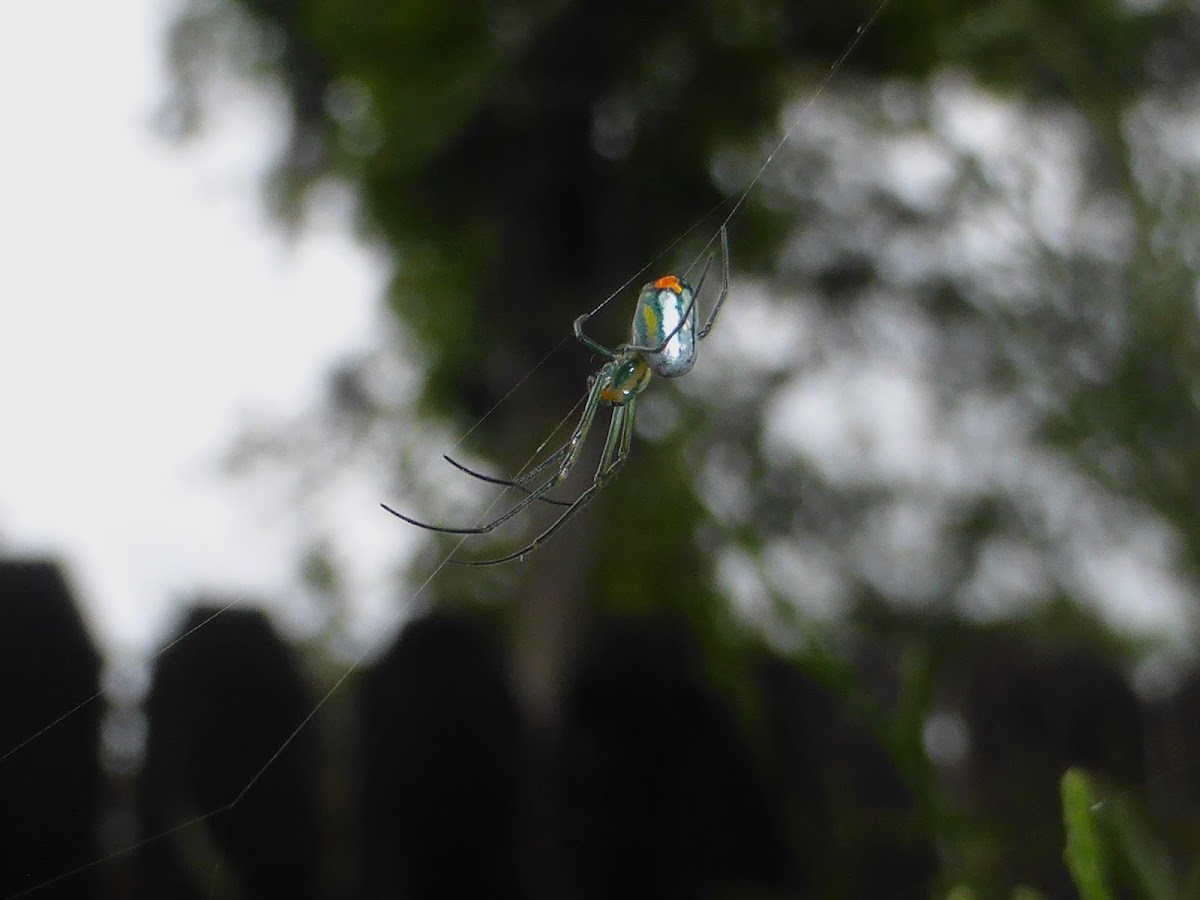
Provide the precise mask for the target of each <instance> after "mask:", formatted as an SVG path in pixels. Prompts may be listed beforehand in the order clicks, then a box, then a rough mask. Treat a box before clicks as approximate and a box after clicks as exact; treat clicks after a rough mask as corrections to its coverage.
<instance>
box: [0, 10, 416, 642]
mask: <svg viewBox="0 0 1200 900" xmlns="http://www.w3.org/2000/svg"><path fill="white" fill-rule="evenodd" d="M167 17H168V9H167V8H166V4H165V3H163V2H161V0H123V2H121V3H115V4H86V3H69V4H63V3H54V2H46V3H26V4H15V5H13V4H10V5H9V6H8V8H7V9H6V11H5V16H4V24H3V27H0V108H3V109H4V116H5V121H6V123H7V125H8V126H9V127H8V128H7V132H6V134H5V137H4V141H3V144H2V146H3V152H2V155H0V162H2V165H0V248H2V249H0V260H2V262H0V272H2V279H3V280H2V282H0V284H2V287H0V431H2V436H0V553H2V554H4V555H6V556H10V557H11V556H29V555H34V554H37V555H44V556H48V557H51V558H54V559H58V560H61V561H63V562H65V563H66V566H67V574H68V577H69V579H70V581H71V583H72V585H73V587H74V589H75V591H76V593H77V596H78V597H79V599H80V601H81V603H82V604H83V607H84V611H85V614H86V615H87V616H88V618H89V620H90V624H91V626H92V627H93V631H94V633H95V635H96V637H97V638H98V639H99V640H100V641H101V643H102V645H104V646H105V647H106V648H107V649H109V650H113V649H118V650H124V649H131V650H142V651H144V650H145V649H146V648H147V647H148V646H149V645H150V644H151V643H152V642H153V641H155V640H156V639H157V638H158V637H159V636H160V634H161V631H162V629H164V628H166V627H169V625H170V624H171V623H170V616H169V614H170V613H171V612H172V604H174V603H178V602H179V601H182V600H187V599H189V597H190V596H191V595H192V594H193V592H194V591H196V590H197V589H213V590H223V591H243V592H245V591H250V592H256V593H262V594H266V595H268V596H275V597H277V598H278V597H281V596H282V595H283V594H284V593H285V592H286V590H287V587H288V585H289V584H291V583H292V579H294V577H295V574H294V573H295V560H296V557H295V554H296V552H297V540H298V534H297V529H294V528H289V527H287V526H288V522H287V521H286V519H284V518H282V517H281V516H280V514H279V512H278V511H277V510H276V511H274V512H271V513H268V512H267V506H266V504H255V503H254V501H253V500H251V499H250V498H248V497H247V495H246V491H245V486H244V485H241V486H239V485H236V484H233V483H231V482H230V481H229V480H228V479H227V478H225V477H223V476H222V474H221V472H220V471H219V470H218V467H217V462H216V461H217V459H218V457H219V455H220V454H221V453H222V452H223V451H226V450H228V449H229V447H230V446H231V444H232V443H233V441H234V439H235V437H236V435H237V433H238V431H237V429H238V423H239V422H244V421H246V420H247V419H248V418H250V417H252V416H255V415H259V416H283V415H286V414H287V413H288V412H294V411H299V410H302V409H304V408H307V407H312V406H315V405H316V404H315V401H316V397H317V396H318V390H319V387H320V384H321V377H322V373H323V372H324V371H325V370H326V369H327V368H328V366H329V364H330V363H332V362H334V361H336V360H337V359H339V358H340V357H342V356H344V355H346V354H347V353H349V352H352V351H353V350H354V349H355V348H362V347H365V346H367V345H368V344H369V343H370V342H371V333H372V330H373V326H374V323H375V321H376V320H375V318H374V315H375V311H376V309H377V307H378V303H377V300H378V297H379V293H380V290H381V282H382V272H381V269H380V267H379V266H378V265H376V264H375V263H374V261H373V260H372V258H371V257H370V255H369V254H368V253H367V252H366V251H365V250H364V249H362V248H359V247H356V246H355V244H354V243H353V241H352V240H351V239H350V238H349V237H348V236H347V233H346V228H345V227H344V226H343V225H342V223H339V222H336V221H328V220H327V221H325V222H324V224H323V225H320V224H319V225H318V226H317V227H316V228H314V229H309V230H308V231H307V232H306V233H305V234H304V235H303V236H302V237H301V238H300V239H299V240H298V242H297V243H296V244H294V245H292V246H285V245H284V244H283V242H282V240H281V239H280V238H279V236H278V232H277V231H273V230H272V229H271V228H270V226H269V225H268V224H267V223H266V222H264V221H263V218H262V214H261V210H262V198H261V194H260V184H261V178H262V175H263V172H264V170H265V167H266V163H267V161H268V160H269V159H270V158H271V157H272V156H273V153H274V147H275V146H276V144H275V142H276V141H278V140H279V133H280V131H281V129H280V127H279V124H278V123H279V119H278V117H277V116H275V115H274V114H273V111H272V109H271V108H270V106H269V104H268V103H267V101H266V100H265V99H263V98H261V97H260V98H257V99H255V98H251V97H246V98H244V99H243V100H240V101H239V103H241V104H242V105H241V106H240V107H231V108H229V109H227V110H224V111H223V113H222V121H221V122H220V123H219V124H218V126H217V127H214V128H212V129H210V131H209V132H208V134H207V135H206V137H205V138H204V139H203V140H200V141H197V142H195V143H192V144H188V145H185V146H183V147H180V146H173V145H171V144H169V143H167V142H165V141H164V140H163V139H161V138H160V137H159V136H158V135H157V134H156V133H155V132H154V130H153V128H152V124H151V118H152V114H153V112H154V111H155V109H156V108H157V107H158V105H159V104H160V103H161V100H162V97H163V94H164V91H165V88H166V84H167V81H166V76H165V70H164V63H163V53H164V41H163V33H164V29H165V27H166V23H167ZM363 493H364V499H365V495H366V494H369V493H370V492H369V491H364V492H363ZM376 499H378V498H376ZM364 510H365V511H364V515H363V518H364V521H368V520H367V511H369V512H376V509H375V507H374V504H373V503H367V504H366V506H365V507H364ZM385 518H386V517H383V516H378V515H375V516H371V517H370V519H371V520H378V521H370V522H369V524H368V527H371V526H374V527H376V528H379V529H383V528H384V527H385V526H388V527H390V533H391V534H392V535H395V534H396V532H397V529H396V528H395V527H394V525H393V523H390V522H384V521H383V519H385ZM364 543H365V544H366V545H367V546H370V547H373V548H376V549H377V550H378V551H379V552H385V551H384V549H383V548H384V544H383V542H382V540H367V541H365V542H364Z"/></svg>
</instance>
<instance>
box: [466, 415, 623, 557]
mask: <svg viewBox="0 0 1200 900" xmlns="http://www.w3.org/2000/svg"><path fill="white" fill-rule="evenodd" d="M636 407H637V395H636V394H635V395H634V396H632V397H630V398H629V402H628V403H626V404H625V405H624V406H617V407H614V408H613V416H612V422H611V423H610V424H609V426H608V437H607V438H605V440H604V452H603V453H602V454H601V456H600V465H599V467H598V468H597V469H596V477H595V478H594V479H593V480H592V483H591V485H590V486H589V487H588V489H587V490H586V491H584V492H583V493H582V494H580V495H579V497H578V498H577V499H576V500H575V502H574V503H572V504H571V505H570V506H568V507H567V510H566V512H564V513H563V514H562V515H561V516H559V517H558V518H557V519H555V520H554V522H553V523H551V525H550V527H549V528H547V529H546V530H545V531H543V532H542V533H541V534H539V535H538V536H537V537H535V538H534V539H533V540H532V541H530V542H529V543H528V544H526V545H525V546H524V547H522V548H521V549H520V550H514V551H513V552H512V553H508V554H505V555H504V556H499V557H496V558H495V559H453V558H451V560H450V562H451V563H453V564H455V565H459V566H496V565H499V564H500V563H506V562H511V561H512V560H514V559H521V557H523V556H524V555H525V554H526V553H529V552H531V551H533V550H535V549H537V547H538V546H539V545H540V544H542V543H543V542H544V541H546V540H548V539H549V538H550V537H551V536H552V535H553V534H554V533H555V532H556V531H558V529H560V528H562V527H563V525H565V524H566V523H567V520H568V519H570V518H571V517H572V516H573V515H575V513H577V512H579V510H581V509H583V508H584V507H585V506H586V505H587V504H588V502H589V501H591V499H592V498H593V497H595V496H596V494H598V493H599V492H600V490H601V489H602V488H603V487H604V486H605V485H606V484H608V483H609V482H610V481H612V479H613V478H614V477H616V475H617V473H618V472H619V471H620V470H621V466H622V465H623V464H624V462H625V458H626V457H627V456H628V455H629V447H630V445H631V444H632V442H633V415H634V410H635V409H636Z"/></svg>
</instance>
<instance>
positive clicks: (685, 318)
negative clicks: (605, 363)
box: [576, 225, 729, 353]
mask: <svg viewBox="0 0 1200 900" xmlns="http://www.w3.org/2000/svg"><path fill="white" fill-rule="evenodd" d="M720 234H721V271H722V273H723V274H722V278H723V282H722V286H721V293H720V294H719V295H718V296H717V302H716V305H715V306H713V311H712V312H711V313H709V316H708V321H706V322H705V323H704V327H703V328H701V329H700V331H699V332H697V333H696V339H697V340H704V338H706V337H708V333H709V331H711V330H712V327H713V322H715V321H716V319H717V313H718V312H720V311H721V304H722V303H724V302H725V298H726V297H727V296H729V236H728V235H727V234H726V232H725V226H724V225H722V226H721V231H720ZM715 255H716V254H715V253H710V254H709V255H708V259H706V260H705V261H704V268H703V269H701V271H700V280H699V281H697V282H696V290H695V291H694V292H693V293H692V300H691V302H690V303H688V305H687V309H686V310H684V312H683V315H682V316H681V317H680V319H679V321H678V322H677V323H675V327H674V328H672V329H671V330H670V331H669V332H667V335H666V337H664V338H663V339H662V341H660V342H659V344H658V346H657V347H640V346H637V345H635V344H622V345H621V349H623V350H636V351H637V352H639V353H661V352H662V351H663V350H665V349H666V347H667V344H669V343H671V339H672V338H673V337H675V335H677V334H679V332H680V331H682V330H683V326H684V325H686V324H687V323H688V322H689V321H690V320H691V318H692V312H693V310H695V308H696V301H697V300H698V299H699V297H700V291H702V290H703V289H704V279H705V278H706V277H708V269H709V266H711V265H712V261H713V257H714V256H715ZM576 336H577V337H578V336H579V335H578V332H577V333H576Z"/></svg>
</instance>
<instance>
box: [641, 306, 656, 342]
mask: <svg viewBox="0 0 1200 900" xmlns="http://www.w3.org/2000/svg"><path fill="white" fill-rule="evenodd" d="M642 318H643V319H645V320H646V328H647V329H649V332H650V335H651V337H653V336H654V335H656V334H658V315H657V313H655V312H654V307H652V306H650V305H649V304H647V305H646V306H643V307H642Z"/></svg>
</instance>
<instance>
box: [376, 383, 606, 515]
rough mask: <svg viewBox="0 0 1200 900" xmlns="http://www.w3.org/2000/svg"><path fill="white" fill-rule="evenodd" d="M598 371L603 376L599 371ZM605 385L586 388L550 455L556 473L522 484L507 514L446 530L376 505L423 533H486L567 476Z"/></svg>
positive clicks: (581, 446)
mask: <svg viewBox="0 0 1200 900" xmlns="http://www.w3.org/2000/svg"><path fill="white" fill-rule="evenodd" d="M601 371H602V373H603V370H601ZM607 383H608V379H607V378H606V377H604V375H603V374H602V375H600V376H597V377H596V378H594V379H593V380H592V385H591V387H590V388H589V389H588V396H587V402H586V403H584V406H583V414H582V415H581V416H580V417H579V424H578V425H576V426H575V431H574V432H572V434H571V437H570V438H569V439H568V440H567V442H566V443H565V444H563V445H562V447H560V448H559V449H558V450H556V451H555V452H554V453H553V454H552V455H551V458H555V457H558V456H560V455H561V462H559V464H558V471H556V472H555V473H554V474H553V475H552V476H550V477H549V478H547V479H546V480H545V481H544V482H542V483H541V484H540V485H538V486H537V487H536V488H533V489H532V490H529V489H528V488H525V487H524V486H523V485H522V489H525V490H528V491H529V492H528V493H527V494H526V495H525V496H524V497H522V498H521V499H520V500H519V501H518V502H517V503H516V504H515V505H514V506H513V507H512V508H511V509H509V510H508V512H506V513H503V514H502V515H500V516H498V517H497V518H495V519H493V520H492V521H490V522H488V523H487V524H486V525H474V526H472V527H470V528H448V527H446V526H444V525H430V524H429V523H428V522H422V521H420V520H419V519H414V518H413V517H412V516H406V515H405V514H404V513H402V512H397V511H396V510H394V509H392V508H391V507H390V506H388V505H387V504H386V503H381V504H379V505H380V506H382V507H383V508H384V509H385V510H387V511H388V512H389V513H391V514H392V515H393V516H395V517H396V518H397V519H403V520H404V521H405V522H408V523H409V524H410V525H416V526H417V527H418V528H424V529H426V530H427V531H438V532H441V533H442V534H487V533H488V532H489V531H492V530H493V529H495V528H498V527H499V526H501V525H503V524H504V523H505V522H507V521H508V520H509V519H511V518H512V517H513V516H515V515H517V514H518V513H520V512H521V511H522V510H524V509H525V508H526V507H527V506H529V505H530V504H531V503H533V502H534V501H536V500H541V499H542V498H543V496H545V495H546V494H548V493H549V492H550V491H552V490H553V489H554V487H555V486H556V485H557V484H559V483H560V482H561V481H562V480H563V479H564V478H566V477H567V475H568V474H569V473H570V471H571V467H572V466H574V465H575V462H576V460H578V459H579V454H580V453H581V452H582V451H583V442H584V441H585V440H586V439H587V434H588V429H590V428H591V427H592V420H594V419H595V418H596V410H597V409H598V408H599V407H600V392H601V391H602V390H603V388H604V386H605V385H606V384H607ZM544 465H545V464H543V466H544Z"/></svg>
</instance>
